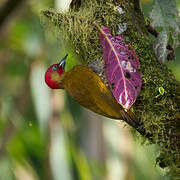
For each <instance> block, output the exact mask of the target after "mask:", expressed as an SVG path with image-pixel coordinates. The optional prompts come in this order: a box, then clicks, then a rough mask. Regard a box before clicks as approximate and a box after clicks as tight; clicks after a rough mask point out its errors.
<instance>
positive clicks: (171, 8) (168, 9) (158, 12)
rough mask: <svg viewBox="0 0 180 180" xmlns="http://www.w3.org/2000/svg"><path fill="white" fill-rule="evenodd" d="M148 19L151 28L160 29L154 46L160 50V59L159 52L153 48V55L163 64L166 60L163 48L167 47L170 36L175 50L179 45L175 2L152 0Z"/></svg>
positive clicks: (179, 27) (171, 0)
mask: <svg viewBox="0 0 180 180" xmlns="http://www.w3.org/2000/svg"><path fill="white" fill-rule="evenodd" d="M150 17H151V19H152V26H153V27H154V28H160V29H161V31H160V32H161V33H159V35H158V38H157V40H155V42H154V46H155V47H159V49H161V51H162V53H163V54H162V55H161V56H160V58H159V56H157V54H158V55H159V53H160V51H158V53H157V48H155V54H156V56H157V58H158V60H159V61H161V62H164V61H165V60H166V56H165V55H167V50H166V49H165V48H164V47H166V46H167V44H168V40H169V38H170V35H171V36H172V40H173V42H172V47H173V48H174V49H175V48H176V47H177V46H178V45H179V40H178V36H179V33H180V16H179V15H178V11H177V6H176V2H175V1H174V0H154V5H153V9H152V12H151V14H150ZM161 38H163V39H161ZM164 40H165V41H164Z"/></svg>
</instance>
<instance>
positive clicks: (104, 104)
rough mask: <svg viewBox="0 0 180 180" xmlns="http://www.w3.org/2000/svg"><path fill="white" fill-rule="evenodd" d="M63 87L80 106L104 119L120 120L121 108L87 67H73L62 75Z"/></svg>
mask: <svg viewBox="0 0 180 180" xmlns="http://www.w3.org/2000/svg"><path fill="white" fill-rule="evenodd" d="M63 86H64V88H65V89H66V90H67V91H68V93H69V94H70V95H71V96H72V98H73V99H75V100H76V101H77V102H78V103H79V104H81V105H82V106H84V107H86V108H88V109H90V110H92V111H94V112H96V113H98V114H100V115H103V116H106V117H110V118H114V119H121V118H122V115H121V110H122V107H121V106H120V105H119V104H118V103H117V102H116V100H115V98H114V96H113V95H112V93H111V91H110V90H109V89H108V88H107V87H106V86H105V85H104V83H103V82H102V81H101V79H100V77H99V76H98V75H97V74H96V73H94V72H92V71H91V69H90V68H89V67H88V66H82V65H79V66H75V67H74V68H73V69H72V70H71V71H68V72H66V73H65V75H64V79H63Z"/></svg>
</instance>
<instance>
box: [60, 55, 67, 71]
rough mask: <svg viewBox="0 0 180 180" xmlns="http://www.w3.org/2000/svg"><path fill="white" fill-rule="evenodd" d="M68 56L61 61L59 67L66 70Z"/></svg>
mask: <svg viewBox="0 0 180 180" xmlns="http://www.w3.org/2000/svg"><path fill="white" fill-rule="evenodd" d="M67 56H68V54H66V56H65V57H64V58H63V59H62V60H61V61H60V63H59V67H63V68H65V65H66V59H67Z"/></svg>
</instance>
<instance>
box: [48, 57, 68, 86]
mask: <svg viewBox="0 0 180 180" xmlns="http://www.w3.org/2000/svg"><path fill="white" fill-rule="evenodd" d="M67 56H68V55H66V56H65V57H64V58H63V59H62V60H61V61H60V63H59V64H53V65H51V66H50V67H49V68H48V69H47V71H46V73H45V82H46V84H47V85H48V86H49V87H50V88H52V89H63V87H62V86H61V81H62V78H63V76H62V75H63V74H64V68H65V63H66V58H67Z"/></svg>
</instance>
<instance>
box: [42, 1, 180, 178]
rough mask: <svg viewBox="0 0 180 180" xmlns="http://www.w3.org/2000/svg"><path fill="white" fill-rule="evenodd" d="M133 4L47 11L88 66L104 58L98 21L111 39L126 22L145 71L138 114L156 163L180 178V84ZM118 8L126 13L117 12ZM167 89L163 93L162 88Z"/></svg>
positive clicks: (128, 39) (129, 40)
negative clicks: (158, 57)
mask: <svg viewBox="0 0 180 180" xmlns="http://www.w3.org/2000/svg"><path fill="white" fill-rule="evenodd" d="M134 2H136V1H133V0H126V1H125V0H122V1H121V2H120V4H119V2H118V1H115V0H114V1H113V0H106V1H103V0H85V1H83V3H82V4H81V7H80V8H79V9H78V11H77V10H71V11H69V12H66V13H56V12H54V11H52V10H45V11H43V12H42V13H43V15H44V16H46V17H47V18H48V19H49V21H50V22H51V23H50V26H52V24H55V25H56V26H57V27H58V29H59V31H60V34H61V35H62V37H64V38H65V40H67V41H69V42H70V43H71V44H72V45H73V47H74V50H75V51H76V52H77V53H78V54H79V55H80V56H81V57H82V59H83V63H88V62H90V61H92V60H102V50H101V47H100V44H99V38H98V33H97V28H96V27H95V26H94V25H93V22H94V21H96V23H97V24H99V25H100V26H108V27H109V28H110V29H111V33H112V35H117V32H118V25H120V24H121V23H127V27H128V28H127V31H125V32H124V33H123V34H124V37H125V40H126V42H127V43H130V44H131V46H132V47H133V48H134V50H135V51H136V53H137V55H138V57H139V60H140V64H141V67H140V71H141V73H142V79H143V85H142V91H141V93H140V95H139V96H138V98H137V100H136V102H135V104H134V105H133V111H134V112H135V114H136V115H137V117H138V118H139V120H140V121H141V122H143V124H144V126H145V129H146V132H147V133H150V134H152V135H153V140H152V142H151V143H155V144H158V145H159V149H160V155H159V157H158V158H157V164H159V166H161V167H162V168H164V167H167V168H168V172H169V173H170V174H172V175H173V176H174V177H176V178H177V179H178V178H179V177H180V103H179V102H180V84H179V83H178V82H177V81H176V80H175V78H174V76H173V74H172V72H171V70H169V69H168V68H167V66H166V65H164V64H160V63H159V62H158V61H157V60H156V58H155V55H154V53H153V50H152V41H151V40H150V38H149V36H148V33H147V31H146V28H145V21H144V17H143V16H142V12H141V11H140V10H139V9H138V7H139V6H137V4H134ZM117 4H119V6H121V7H122V9H123V13H122V14H120V13H119V12H118V11H117V7H118V6H117ZM159 88H163V89H164V94H161V93H160V92H159V91H158V89H159Z"/></svg>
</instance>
